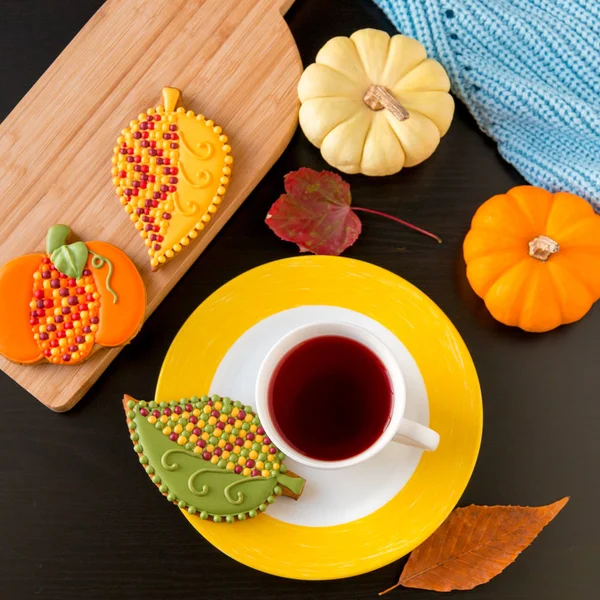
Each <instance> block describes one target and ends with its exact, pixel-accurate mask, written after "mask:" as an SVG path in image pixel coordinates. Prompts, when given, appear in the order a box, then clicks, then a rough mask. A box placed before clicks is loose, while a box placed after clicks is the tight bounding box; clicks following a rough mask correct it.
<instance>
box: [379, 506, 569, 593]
mask: <svg viewBox="0 0 600 600" xmlns="http://www.w3.org/2000/svg"><path fill="white" fill-rule="evenodd" d="M568 501H569V498H568V497H567V498H563V499H562V500H559V501H558V502H554V503H553V504H549V505H548V506H537V507H528V506H467V507H466V508H457V509H456V510H455V511H454V512H453V513H452V514H451V515H450V516H449V517H448V518H447V519H446V521H444V523H443V524H442V526H441V527H440V528H439V529H438V530H437V531H436V532H435V533H434V534H433V535H432V536H431V537H430V538H428V539H427V540H426V541H425V542H424V543H423V544H421V545H420V546H419V547H418V548H417V549H416V550H413V552H412V554H411V555H410V558H409V559H408V562H407V563H406V566H405V567H404V570H403V571H402V575H401V576H400V580H399V581H398V583H397V584H396V585H394V586H393V587H391V588H389V589H387V590H385V591H383V592H381V593H380V594H379V595H380V596H381V595H382V594H385V593H386V592H389V591H390V590H393V589H394V588H396V587H398V586H400V585H402V586H404V587H412V588H420V589H424V590H433V591H435V592H450V591H452V590H471V589H473V588H474V587H476V586H478V585H481V584H482V583H487V582H488V581H489V580H490V579H492V578H493V577H495V576H496V575H498V574H499V573H501V572H502V571H504V569H505V568H506V567H508V565H510V564H511V563H513V562H514V561H515V559H516V558H517V556H518V555H519V554H520V553H521V552H522V551H523V550H525V548H527V547H528V546H529V545H530V544H531V542H533V540H534V539H535V538H536V537H537V535H538V534H539V533H540V531H541V530H542V529H543V528H544V527H545V526H546V525H548V523H550V521H552V519H554V517H555V516H556V515H557V514H558V513H559V512H560V511H561V510H562V508H563V507H564V506H565V504H566V503H567V502H568Z"/></svg>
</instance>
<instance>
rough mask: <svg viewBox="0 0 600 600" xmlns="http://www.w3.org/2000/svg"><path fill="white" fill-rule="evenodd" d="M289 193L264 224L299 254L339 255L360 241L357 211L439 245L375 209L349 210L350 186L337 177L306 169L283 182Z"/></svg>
mask: <svg viewBox="0 0 600 600" xmlns="http://www.w3.org/2000/svg"><path fill="white" fill-rule="evenodd" d="M284 183H285V191H286V193H285V194H283V195H282V196H280V197H279V199H278V200H277V201H276V202H275V204H273V206H272V207H271V210H270V211H269V212H268V214H267V218H266V220H265V222H266V223H267V225H268V226H269V227H270V228H271V230H272V231H273V232H274V233H275V235H277V236H279V237H280V238H281V239H282V240H286V241H287V242H295V243H296V244H298V247H299V248H300V252H313V253H314V254H333V255H336V256H337V255H339V254H341V253H342V252H343V251H344V250H346V248H349V247H350V246H352V244H354V242H355V241H356V240H357V239H358V236H359V235H360V232H361V231H362V225H361V222H360V219H359V218H358V217H357V216H356V214H355V211H362V212H366V213H371V214H375V215H379V216H380V217H385V218H386V219H390V220H392V221H395V222H396V223H400V224H401V225H404V226H405V227H409V228H410V229H414V230H415V231H419V232H420V233H423V234H424V235H427V236H429V237H431V238H433V239H434V240H436V241H437V242H439V243H441V242H442V240H441V239H440V238H439V237H438V236H437V235H434V234H433V233H429V231H425V230H424V229H421V228H420V227H416V226H415V225H411V224H410V223H407V222H406V221H403V220H402V219H399V218H398V217H394V216H392V215H388V214H386V213H382V212H380V211H378V210H373V209H372V208H359V207H356V206H352V207H351V206H350V204H351V202H352V198H351V195H350V186H349V185H348V184H347V183H346V182H345V181H344V180H343V179H342V178H341V177H340V176H339V175H337V174H336V173H332V172H331V171H321V172H320V173H319V172H317V171H313V169H308V168H306V167H303V168H302V169H299V170H298V171H293V172H292V173H288V174H287V175H286V176H285V179H284Z"/></svg>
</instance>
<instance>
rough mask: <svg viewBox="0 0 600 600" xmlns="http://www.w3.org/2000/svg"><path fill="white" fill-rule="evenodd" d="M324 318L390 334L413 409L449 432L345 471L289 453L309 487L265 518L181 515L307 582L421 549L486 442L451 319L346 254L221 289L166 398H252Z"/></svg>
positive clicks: (227, 544) (208, 534)
mask: <svg viewBox="0 0 600 600" xmlns="http://www.w3.org/2000/svg"><path fill="white" fill-rule="evenodd" d="M317 321H338V322H351V323H355V324H357V325H360V326H362V327H364V328H366V329H369V330H370V331H372V332H373V333H375V334H376V335H378V336H379V337H380V338H381V339H383V340H384V341H385V342H386V343H387V344H388V345H389V346H390V348H391V350H392V351H393V353H394V355H395V356H396V359H397V360H398V362H399V364H400V366H401V368H402V371H403V373H404V376H405V378H406V383H407V407H406V416H407V417H408V418H410V419H412V420H415V421H418V422H420V423H423V424H424V425H429V426H431V427H432V428H433V429H435V430H436V431H438V432H439V434H440V437H441V442H440V445H439V447H438V449H437V450H436V451H435V452H431V453H422V452H421V451H420V450H417V449H415V448H412V447H408V446H402V445H399V444H390V445H389V446H388V447H387V448H386V449H385V450H384V451H383V452H382V453H380V454H379V455H378V456H376V457H374V458H373V459H371V460H369V461H368V462H365V463H363V464H361V465H358V466H356V467H351V468H348V469H344V470H340V471H334V472H321V471H318V470H315V469H312V468H309V467H304V466H302V465H298V464H296V463H294V461H292V460H290V459H287V460H286V465H287V466H288V468H290V469H291V470H292V471H294V472H297V473H298V474H300V475H302V476H303V477H305V478H306V480H307V484H306V488H305V492H304V494H303V495H302V497H301V498H300V499H299V500H298V501H297V502H294V501H292V500H289V499H287V498H280V499H279V500H278V501H277V502H276V503H275V504H274V505H273V506H271V507H270V508H269V511H268V512H267V513H266V514H262V515H260V516H259V517H257V518H256V519H252V520H247V521H243V522H238V523H235V524H234V525H226V524H215V523H212V522H209V521H202V520H201V519H199V518H198V517H196V516H191V515H189V514H188V513H187V512H185V511H182V513H183V515H184V516H185V517H186V518H187V519H188V520H189V521H190V523H191V524H192V525H193V526H194V527H195V529H196V530H197V531H198V532H200V533H201V534H202V535H203V536H204V537H205V538H206V539H207V540H209V541H210V542H211V543H212V544H214V545H215V546H216V547H217V548H219V549H220V550H222V551H223V552H225V553H226V554H228V555H229V556H231V557H232V558H234V559H236V560H238V561H240V562H241V563H244V564H245V565H248V566H250V567H253V568H255V569H258V570H261V571H264V572H267V573H271V574H274V575H279V576H281V577H289V578H295V579H336V578H341V577H349V576H352V575H358V574H361V573H366V572H368V571H372V570H373V569H376V568H378V567H382V566H384V565H386V564H388V563H390V562H392V561H394V560H396V559H398V558H400V557H402V556H404V555H405V554H407V553H408V552H410V551H411V550H412V549H413V548H415V547H416V546H418V545H419V544H420V543H421V542H423V541H424V540H425V539H426V538H427V537H428V536H429V535H431V533H433V531H435V529H437V527H439V525H440V524H441V523H442V521H443V520H444V519H445V518H446V517H447V516H448V514H449V513H450V511H451V510H452V509H453V508H454V506H455V504H456V503H457V502H458V499H459V498H460V496H461V494H462V493H463V491H464V489H465V487H466V485H467V483H468V481H469V478H470V476H471V473H472V471H473V467H474V465H475V461H476V459H477V454H478V451H479V444H480V441H481V429H482V406H481V393H480V389H479V383H478V380H477V374H476V371H475V368H474V365H473V362H472V360H471V357H470V355H469V353H468V351H467V348H466V347H465V345H464V343H463V341H462V339H461V338H460V336H459V334H458V332H457V331H456V329H455V328H454V327H453V325H452V323H451V322H450V321H449V320H448V318H447V317H446V316H445V315H444V314H443V313H442V311H441V310H440V309H439V308H438V307H437V306H436V305H435V304H434V303H433V302H432V301H431V300H430V299H429V298H428V297H427V296H425V295H424V294H423V293H422V292H420V291H419V290H418V289H416V288H415V287H414V286H412V285H411V284H410V283H408V282H407V281H405V280H404V279H402V278H400V277H398V276H396V275H394V274H392V273H390V272H389V271H385V270H384V269H381V268H379V267H376V266H374V265H371V264H368V263H364V262H360V261H356V260H350V259H346V258H336V257H300V258H293V259H287V260H282V261H278V262H274V263H270V264H267V265H263V266H262V267H258V268H257V269H253V270H252V271H249V272H247V273H244V274H243V275H241V276H239V277H237V278H236V279H234V280H232V281H230V282H229V283H227V284H226V285H224V286H223V287H222V288H220V289H219V290H217V291H216V292H215V293H214V294H213V295H212V296H210V297H209V298H208V299H207V300H206V301H205V302H203V303H202V304H201V305H200V306H199V307H198V309H196V311H195V312H194V313H193V314H192V316H191V317H190V318H189V319H188V321H187V322H186V323H185V324H184V326H183V327H182V329H181V331H180V332H179V333H178V335H177V337H176V338H175V340H174V341H173V344H172V345H171V348H170V349H169V352H168V353H167V356H166V358H165V361H164V363H163V367H162V370H161V374H160V377H159V381H158V387H157V393H156V399H157V400H159V401H162V400H172V399H176V398H177V399H178V398H180V397H183V396H191V395H200V394H203V393H206V392H210V393H218V394H220V395H224V396H225V395H227V396H230V397H232V398H234V399H237V400H240V401H242V402H244V403H245V404H251V405H252V404H253V403H254V383H255V379H256V374H257V372H258V368H259V366H260V363H261V361H262V359H263V358H264V356H265V355H266V353H267V352H268V350H269V348H270V347H271V345H272V344H273V343H274V342H275V341H276V340H277V339H279V338H280V337H281V336H282V335H284V334H285V333H287V332H288V331H290V330H291V329H294V328H295V327H298V326H299V325H303V324H305V323H309V322H317ZM316 416H317V417H318V415H316ZM332 426H335V424H332ZM232 527H234V528H235V529H236V532H237V533H236V535H235V536H232V535H231V532H232V530H231V528H232ZM242 530H243V531H242Z"/></svg>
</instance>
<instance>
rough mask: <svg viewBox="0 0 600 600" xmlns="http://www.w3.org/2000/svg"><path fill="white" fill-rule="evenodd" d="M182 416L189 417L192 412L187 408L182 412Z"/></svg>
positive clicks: (183, 417)
mask: <svg viewBox="0 0 600 600" xmlns="http://www.w3.org/2000/svg"><path fill="white" fill-rule="evenodd" d="M181 418H182V419H189V418H190V413H189V412H188V411H187V410H184V411H183V412H182V413H181Z"/></svg>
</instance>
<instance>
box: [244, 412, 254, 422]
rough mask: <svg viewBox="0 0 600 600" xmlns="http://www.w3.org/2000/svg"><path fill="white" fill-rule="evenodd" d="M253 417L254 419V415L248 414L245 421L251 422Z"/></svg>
mask: <svg viewBox="0 0 600 600" xmlns="http://www.w3.org/2000/svg"><path fill="white" fill-rule="evenodd" d="M252 419H254V416H253V415H250V414H248V415H246V418H245V419H244V421H246V423H250V422H251V421H252Z"/></svg>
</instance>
